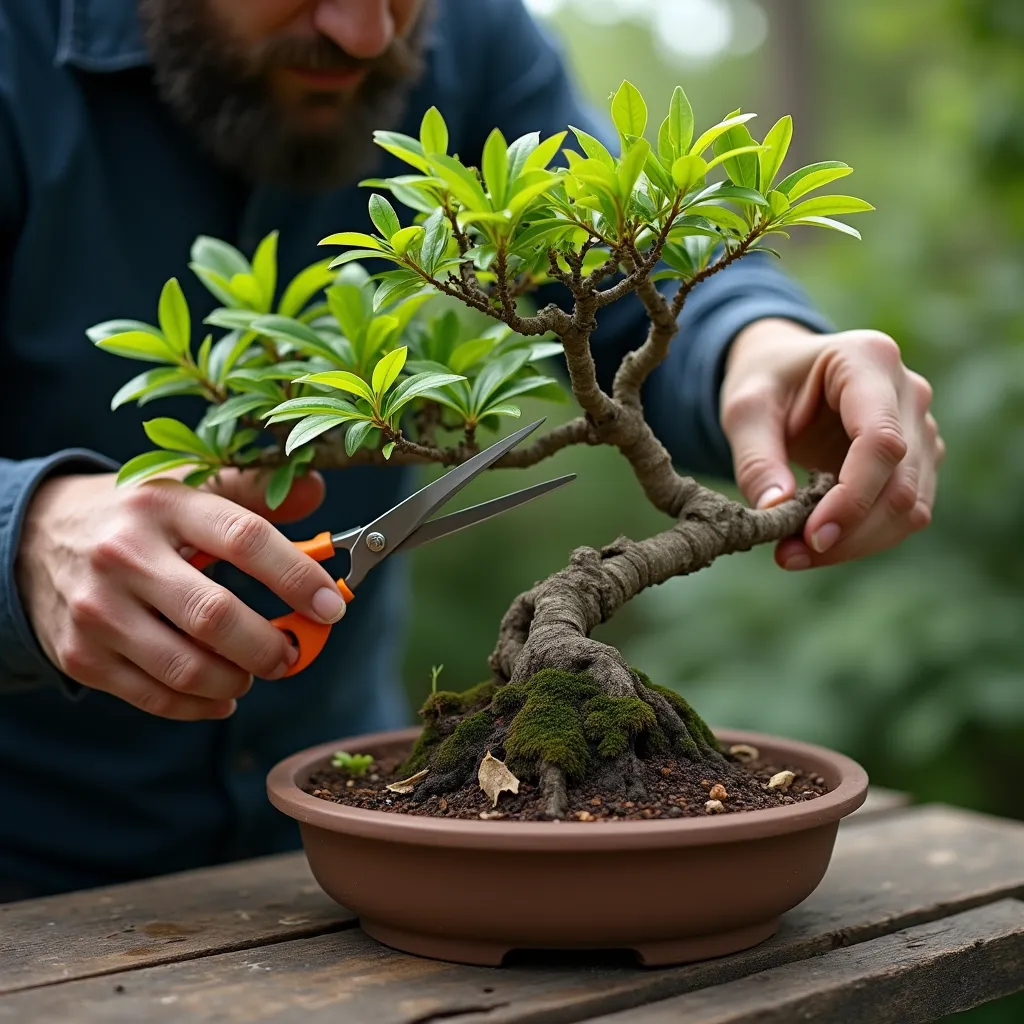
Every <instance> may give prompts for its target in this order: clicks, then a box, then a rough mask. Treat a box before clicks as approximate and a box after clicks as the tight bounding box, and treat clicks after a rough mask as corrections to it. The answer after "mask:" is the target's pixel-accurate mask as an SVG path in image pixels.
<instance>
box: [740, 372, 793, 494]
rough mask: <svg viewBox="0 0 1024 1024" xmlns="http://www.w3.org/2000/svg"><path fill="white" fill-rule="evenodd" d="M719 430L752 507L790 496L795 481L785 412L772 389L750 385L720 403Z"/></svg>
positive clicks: (742, 490)
mask: <svg viewBox="0 0 1024 1024" xmlns="http://www.w3.org/2000/svg"><path fill="white" fill-rule="evenodd" d="M722 429H723V431H724V432H725V436H726V438H727V439H728V441H729V445H730V447H731V449H732V456H733V470H734V473H735V476H736V483H737V485H738V486H739V489H740V491H741V492H742V493H743V496H744V497H745V498H746V499H747V501H748V502H749V504H750V505H752V506H754V507H755V508H768V507H770V506H772V505H776V504H778V503H779V502H780V501H783V500H785V499H786V498H790V497H792V496H793V493H794V492H795V490H796V480H795V478H794V476H793V473H792V471H791V470H790V468H789V460H788V458H787V455H786V437H785V414H784V412H783V409H782V406H781V403H780V402H779V399H778V396H777V394H776V392H775V390H774V389H773V388H771V387H770V386H763V387H761V386H751V387H747V388H745V389H744V390H743V391H740V392H736V393H735V394H731V395H729V397H728V398H727V399H726V401H725V402H723V405H722Z"/></svg>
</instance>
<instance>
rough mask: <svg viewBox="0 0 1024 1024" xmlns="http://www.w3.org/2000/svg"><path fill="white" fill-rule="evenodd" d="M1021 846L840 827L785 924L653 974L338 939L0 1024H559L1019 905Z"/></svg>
mask: <svg viewBox="0 0 1024 1024" xmlns="http://www.w3.org/2000/svg"><path fill="white" fill-rule="evenodd" d="M1022 851H1024V824H1020V823H1016V822H1010V821H1003V820H1000V819H995V818H990V817H987V816H984V815H980V814H973V813H970V812H966V811H961V810H955V809H951V808H943V807H938V806H924V807H917V808H912V809H910V810H908V811H906V812H903V813H901V814H900V815H898V816H895V817H885V818H881V819H878V820H877V821H873V822H865V823H864V824H862V825H860V826H858V827H857V828H851V829H848V830H847V829H841V830H840V835H839V839H838V841H837V844H836V851H835V856H834V858H833V862H832V866H831V867H830V869H829V872H828V875H827V876H826V878H825V881H824V882H823V883H822V885H821V887H820V888H819V889H818V890H817V892H815V893H814V894H813V895H812V896H811V897H810V898H809V899H808V900H807V901H805V902H804V903H803V904H802V905H801V906H800V907H798V908H796V909H795V910H794V911H792V912H791V913H790V914H788V915H786V917H785V919H784V922H783V925H782V927H781V928H780V930H779V932H778V934H777V935H776V936H775V937H774V938H772V939H770V940H768V941H767V942H765V943H763V944H761V945H760V946H758V947H755V948H754V949H752V950H747V951H746V952H743V953H739V954H737V955H735V956H731V957H723V958H721V959H718V960H710V961H706V962H704V963H698V964H692V965H689V966H686V967H680V968H673V969H667V970H657V971H655V970H644V969H639V968H636V967H633V966H631V965H629V964H628V963H626V962H625V961H623V960H619V961H617V962H615V961H613V962H609V961H608V960H607V958H601V957H583V958H578V959H577V960H576V961H575V962H573V961H572V960H571V959H569V958H565V957H555V956H552V955H540V956H537V957H535V958H534V961H533V963H529V964H522V963H521V964H520V965H518V966H508V967H505V968H501V969H498V970H494V969H487V968H472V967H464V966H460V965H456V964H445V963H439V962H435V961H430V960H421V959H417V958H414V957H409V956H405V955H404V954H401V953H398V952H395V951H393V950H389V949H386V948H384V947H382V946H380V945H378V944H377V943H375V942H373V941H372V940H371V939H369V938H367V937H366V936H365V935H364V934H363V933H362V932H361V931H360V930H358V929H348V930H343V931H339V932H335V933H333V934H327V935H320V936H317V937H314V938H309V939H303V940H300V941H288V942H281V943H279V944H277V945H274V946H268V947H266V948H262V949H250V950H246V951H242V952H233V953H226V954H223V955H218V956H208V957H203V958H201V959H193V960H189V961H185V962H182V963H176V964H170V965H166V966H160V967H151V968H146V969H143V970H138V971H134V972H131V973H125V974H121V975H119V976H115V977H105V978H93V979H88V980H84V981H77V982H70V983H67V984H63V985H51V986H47V987H43V988H38V989H33V990H29V991H23V992H18V993H14V994H11V995H9V996H7V997H5V998H0V1021H6V1020H11V1021H17V1022H21V1021H33V1022H40V1024H46V1022H51V1021H52V1022H54V1024H56V1022H61V1024H64V1022H66V1021H67V1020H69V1019H74V1020H75V1021H76V1024H92V1022H100V1021H102V1022H104V1024H106V1022H108V1021H133V1022H134V1021H140V1020H145V1021H147V1022H154V1024H160V1022H164V1021H180V1020H188V1021H190V1022H193V1021H195V1022H204V1021H208V1022H213V1021H218V1022H238V1024H242V1022H245V1024H249V1022H257V1021H260V1022H263V1021H289V1022H291V1021H301V1022H307V1021H308V1022H317V1024H319V1022H321V1021H322V1022H328V1021H329V1022H332V1024H333V1022H336V1021H338V1020H339V1019H343V1020H344V1021H345V1024H426V1022H429V1021H434V1020H443V1019H450V1018H452V1017H456V1018H458V1019H459V1020H460V1022H463V1024H520V1022H530V1024H562V1022H570V1021H580V1020H586V1019H588V1018H591V1017H594V1016H596V1015H598V1014H602V1013H604V1014H607V1013H611V1012H614V1011H618V1010H622V1009H627V1008H630V1007H637V1006H643V1005H644V1004H648V1003H651V1002H654V1001H655V1000H658V999H666V998H669V997H672V996H676V995H680V994H683V993H687V992H693V991H695V990H698V989H702V988H706V987H708V986H712V985H723V984H725V983H727V982H730V981H733V980H735V979H738V978H743V977H746V976H747V975H750V974H753V973H755V972H761V971H767V970H770V969H772V968H777V967H781V966H783V965H785V964H788V963H794V962H796V961H803V960H806V959H807V958H808V957H812V956H816V955H820V954H824V953H829V952H831V951H832V950H836V949H840V948H841V947H846V946H852V945H854V944H857V943H861V942H865V941H868V940H871V939H873V938H876V937H879V936H883V935H890V934H892V933H894V932H897V931H900V930H903V929H906V928H911V927H914V926H917V925H919V924H923V923H926V922H929V921H934V920H936V919H940V918H945V917H948V916H950V915H952V914H955V913H957V912H960V911H963V910H965V909H969V908H971V907H976V906H981V905H985V904H991V903H994V902H996V901H998V900H1000V899H1004V898H1007V897H1014V896H1024V854H1022ZM424 884H429V880H424ZM470 898H474V899H485V898H486V894H484V893H475V894H472V896H471V897H470ZM119 988H120V990H119ZM72 1011H73V1012H72Z"/></svg>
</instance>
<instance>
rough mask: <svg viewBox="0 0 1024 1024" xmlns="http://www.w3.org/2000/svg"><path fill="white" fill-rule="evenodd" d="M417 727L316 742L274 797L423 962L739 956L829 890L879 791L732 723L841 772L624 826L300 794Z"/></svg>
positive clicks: (271, 780)
mask: <svg viewBox="0 0 1024 1024" xmlns="http://www.w3.org/2000/svg"><path fill="white" fill-rule="evenodd" d="M417 735H418V730H417V729H409V730H404V731H402V732H393V733H377V734H374V735H370V736H359V737H356V738H353V739H346V740H342V741H338V742H335V743H325V744H323V745H322V746H317V747H312V748H310V749H308V750H304V751H302V752H300V753H298V754H295V755H294V756H292V757H289V758H287V759H286V760H284V761H282V762H281V763H280V764H278V765H276V766H275V767H274V769H273V770H272V771H271V772H270V775H269V776H268V778H267V792H268V795H269V797H270V800H271V802H272V803H273V804H274V806H275V807H277V808H278V810H280V811H282V812H284V813H285V814H287V815H289V816H290V817H292V818H295V819H296V820H297V821H298V822H299V825H300V829H301V832H302V841H303V845H304V846H305V850H306V856H307V857H308V859H309V864H310V867H311V869H312V871H313V874H314V876H315V877H316V880H317V881H318V882H319V884H320V886H321V887H322V888H323V890H324V891H325V892H326V893H327V894H328V895H329V896H331V897H332V898H333V899H334V900H336V901H337V902H338V903H340V904H342V905H343V906H345V907H347V908H348V909H349V910H351V911H353V912H354V913H356V914H357V915H358V916H359V919H360V924H361V926H362V928H363V930H364V931H366V932H367V933H368V934H370V935H371V936H373V937H374V938H375V939H377V940H378V941H380V942H383V943H384V944H385V945H388V946H393V947H395V948H396V949H401V950H404V951H406V952H408V953H415V954H418V955H421V956H427V957H433V958H435V959H439V960H452V961H456V962H460V963H471V964H487V965H498V964H500V963H501V961H502V958H503V957H504V956H505V954H506V953H508V952H509V951H511V950H513V949H533V950H536V949H631V950H635V952H636V954H637V955H638V957H639V958H640V961H641V962H642V963H645V964H650V965H663V964H678V963H685V962H688V961H693V960H703V959H706V958H708V957H715V956H722V955H724V954H726V953H734V952H736V951H737V950H740V949H746V948H747V947H748V946H753V945H756V944H757V943H759V942H762V941H763V940H764V939H767V938H768V937H769V936H770V935H772V934H773V933H774V931H775V929H776V928H777V926H778V923H779V915H780V914H782V913H784V912H785V911H787V910H790V909H792V908H793V907H795V906H796V905H797V904H798V903H801V902H802V901H803V900H805V899H806V898H807V897H808V896H809V895H810V894H811V893H812V892H813V891H814V889H815V888H817V886H818V884H819V883H820V882H821V879H822V877H823V876H824V874H825V869H826V868H827V867H828V863H829V858H830V857H831V855H832V846H833V843H834V841H835V838H836V833H837V831H838V828H839V821H840V819H841V818H843V817H845V816H846V815H848V814H851V813H852V812H853V811H855V810H856V809H857V808H858V807H859V806H860V805H861V804H862V803H863V802H864V799H865V797H866V796H867V788H868V778H867V774H866V773H865V771H864V769H863V768H861V767H860V765H858V764H857V763H856V762H854V761H851V760H850V759H849V758H847V757H844V756H842V755H841V754H836V753H833V752H832V751H830V750H825V749H824V748H822V747H817V746H811V745H808V744H805V743H797V742H794V741H792V740H784V739H778V738H776V737H772V736H762V735H761V734H759V733H751V732H736V731H732V730H726V729H723V730H721V731H719V730H716V735H718V737H719V739H721V740H722V741H723V742H725V743H730V744H731V743H750V744H752V745H753V746H755V747H758V748H759V749H760V750H761V751H762V753H764V754H767V755H768V756H769V757H771V758H772V759H776V760H778V761H782V762H785V763H789V764H794V765H799V766H800V767H802V768H803V769H804V770H806V771H809V772H813V773H815V774H818V775H821V776H823V777H824V778H825V781H826V783H827V784H828V787H829V792H828V793H827V794H825V795H824V796H820V797H817V798H815V799H814V800H809V801H807V802H804V803H798V804H791V805H788V806H785V807H779V808H773V809H771V810H759V811H743V812H737V813H735V814H723V815H713V816H709V817H701V818H674V819H669V820H659V821H615V822H575V821H560V822H514V821H510V822H505V821H468V820H449V819H445V818H430V817H425V816H418V815H413V814H392V813H385V812H382V811H365V810H360V809H357V808H351V807H345V806H342V805H341V804H336V803H331V802H329V801H326V800H321V799H319V798H318V797H314V796H310V795H309V794H307V793H304V792H303V791H302V789H301V788H300V786H301V785H302V784H303V783H304V782H305V780H306V779H307V778H308V777H309V775H310V774H311V773H312V771H313V770H314V769H317V768H321V767H323V766H325V765H326V764H327V762H328V760H329V758H330V755H331V754H332V753H333V752H334V751H335V750H337V749H339V748H341V747H344V748H345V749H348V750H358V751H360V752H363V753H371V754H375V755H376V756H378V757H379V756H381V755H383V754H384V753H386V752H398V751H400V750H403V749H408V746H409V745H410V744H411V743H412V741H413V740H414V739H415V737H416V736H417Z"/></svg>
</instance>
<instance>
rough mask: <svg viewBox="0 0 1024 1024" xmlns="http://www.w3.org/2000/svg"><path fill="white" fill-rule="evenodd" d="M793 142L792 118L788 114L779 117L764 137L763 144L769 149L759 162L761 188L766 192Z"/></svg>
mask: <svg viewBox="0 0 1024 1024" xmlns="http://www.w3.org/2000/svg"><path fill="white" fill-rule="evenodd" d="M792 140H793V118H792V117H790V115H789V114H786V115H785V116H784V117H780V118H779V119H778V121H776V122H775V124H774V125H772V129H771V131H770V132H768V134H767V135H766V136H765V137H764V144H765V145H766V146H769V147H770V148H769V149H768V150H766V151H765V152H764V153H762V154H761V156H760V161H761V182H760V184H761V188H762V190H763V191H765V192H767V191H768V190H769V189H770V188H771V187H772V182H774V181H775V175H776V174H778V173H779V168H780V167H782V162H783V160H785V159H786V154H787V153H788V152H789V144H790V142H792Z"/></svg>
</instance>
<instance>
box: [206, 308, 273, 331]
mask: <svg viewBox="0 0 1024 1024" xmlns="http://www.w3.org/2000/svg"><path fill="white" fill-rule="evenodd" d="M260 315H261V314H260V313H258V312H257V311H256V310H255V309H225V308H221V309H215V310H214V311H213V312H212V313H211V314H210V315H209V316H208V317H206V318H205V319H204V320H203V323H204V324H209V325H210V326H211V327H223V328H224V329H225V330H228V331H248V330H250V329H251V328H252V325H253V321H254V320H257V319H258V318H259V317H260Z"/></svg>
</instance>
